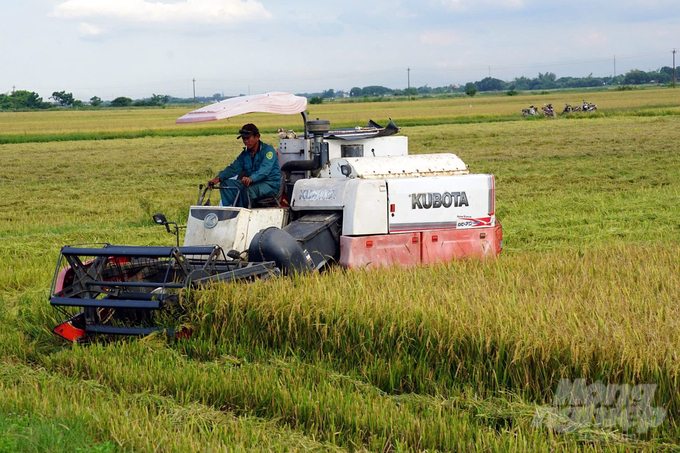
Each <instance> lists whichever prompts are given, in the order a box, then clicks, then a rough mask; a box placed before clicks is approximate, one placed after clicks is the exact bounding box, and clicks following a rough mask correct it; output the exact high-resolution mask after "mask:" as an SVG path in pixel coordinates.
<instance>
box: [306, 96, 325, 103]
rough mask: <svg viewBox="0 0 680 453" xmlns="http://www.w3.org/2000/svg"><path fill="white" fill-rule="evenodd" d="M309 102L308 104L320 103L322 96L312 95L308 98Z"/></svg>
mask: <svg viewBox="0 0 680 453" xmlns="http://www.w3.org/2000/svg"><path fill="white" fill-rule="evenodd" d="M309 103H310V104H321V103H323V98H322V97H319V96H314V97H313V98H311V99H310V100H309Z"/></svg>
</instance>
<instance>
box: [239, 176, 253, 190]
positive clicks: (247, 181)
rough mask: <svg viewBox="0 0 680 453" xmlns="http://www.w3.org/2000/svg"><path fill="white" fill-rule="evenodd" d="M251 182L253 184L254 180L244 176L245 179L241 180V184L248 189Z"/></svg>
mask: <svg viewBox="0 0 680 453" xmlns="http://www.w3.org/2000/svg"><path fill="white" fill-rule="evenodd" d="M251 182H253V180H252V179H250V178H249V177H247V176H244V177H243V178H241V184H243V185H244V186H246V187H248V186H249V185H250V183H251Z"/></svg>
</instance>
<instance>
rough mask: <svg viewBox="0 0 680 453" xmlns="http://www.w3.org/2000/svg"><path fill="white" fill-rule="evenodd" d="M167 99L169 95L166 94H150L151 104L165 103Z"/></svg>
mask: <svg viewBox="0 0 680 453" xmlns="http://www.w3.org/2000/svg"><path fill="white" fill-rule="evenodd" d="M213 98H214V95H213ZM169 100H170V96H168V95H167V94H154V95H153V96H151V104H152V105H165V104H167V103H168V101H169Z"/></svg>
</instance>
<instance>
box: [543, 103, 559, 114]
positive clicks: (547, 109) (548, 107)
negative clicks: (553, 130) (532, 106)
mask: <svg viewBox="0 0 680 453" xmlns="http://www.w3.org/2000/svg"><path fill="white" fill-rule="evenodd" d="M543 116H545V117H549V116H552V117H556V116H557V113H555V109H554V108H553V106H552V104H544V107H543Z"/></svg>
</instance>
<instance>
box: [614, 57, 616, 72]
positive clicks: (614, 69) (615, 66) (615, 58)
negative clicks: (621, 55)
mask: <svg viewBox="0 0 680 453" xmlns="http://www.w3.org/2000/svg"><path fill="white" fill-rule="evenodd" d="M614 78H616V55H614Z"/></svg>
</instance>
